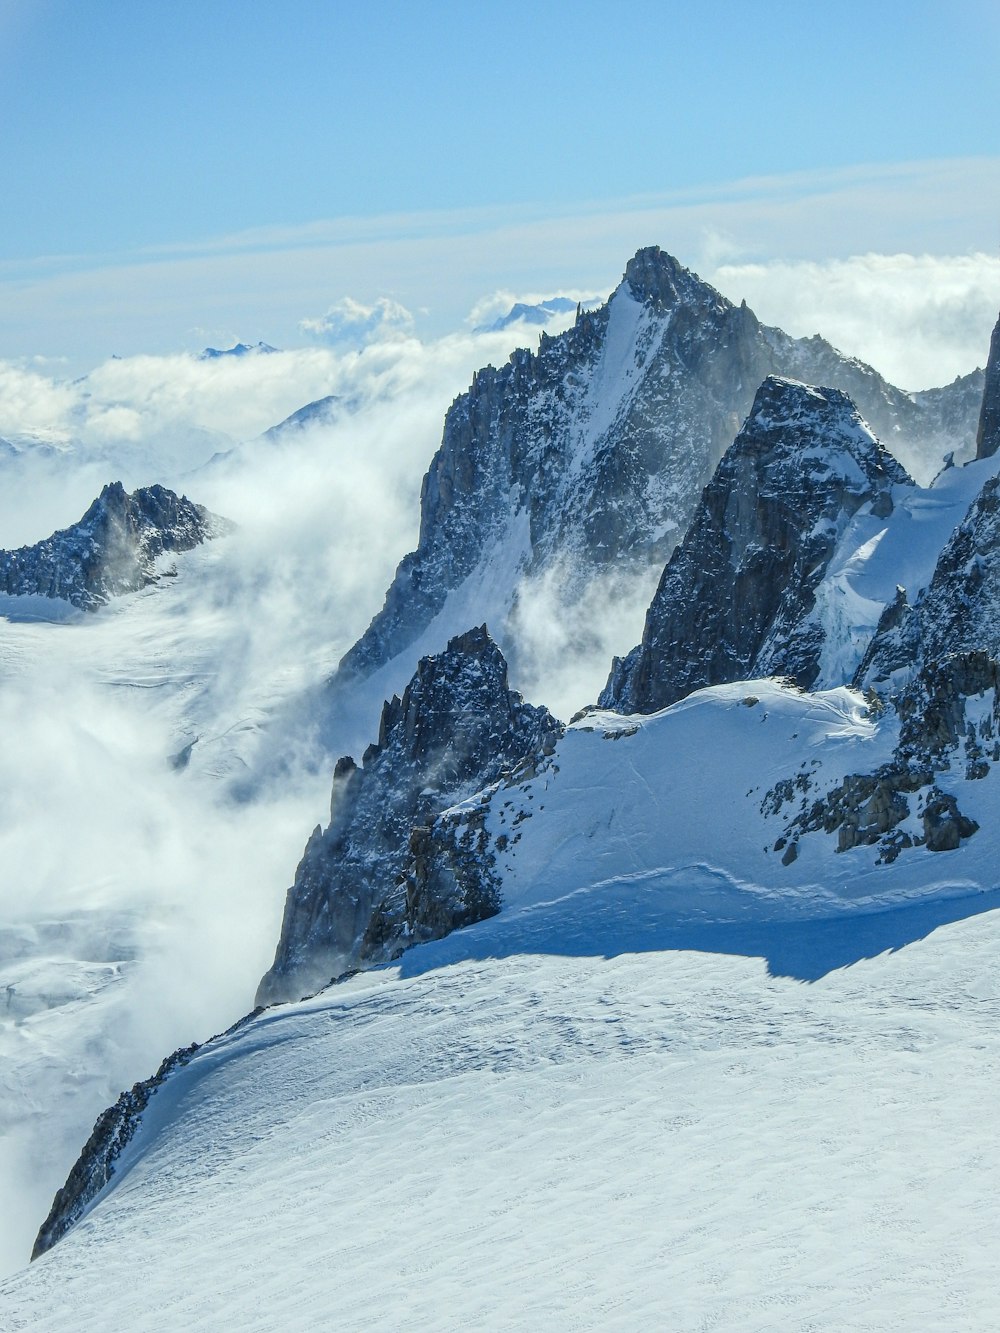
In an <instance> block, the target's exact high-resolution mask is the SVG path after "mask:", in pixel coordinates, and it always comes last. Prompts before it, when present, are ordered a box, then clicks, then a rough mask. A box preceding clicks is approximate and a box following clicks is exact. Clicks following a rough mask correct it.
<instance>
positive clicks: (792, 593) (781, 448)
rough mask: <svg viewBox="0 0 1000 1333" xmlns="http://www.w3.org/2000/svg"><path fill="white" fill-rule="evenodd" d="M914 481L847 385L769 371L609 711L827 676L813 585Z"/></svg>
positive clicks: (651, 708)
mask: <svg viewBox="0 0 1000 1333" xmlns="http://www.w3.org/2000/svg"><path fill="white" fill-rule="evenodd" d="M912 484H913V483H912V481H911V479H910V478H909V477H908V476H907V474H906V472H905V471H904V469H903V468H902V467H901V466H900V465H899V464H898V463H897V462H896V460H895V459H894V458H893V457H892V456H891V455H890V454H888V453H887V452H886V451H885V450H884V449H883V448H882V447H881V445H880V444H879V442H878V441H877V440H876V439H875V437H874V435H873V434H872V432H871V430H870V429H869V428H868V426H867V425H866V424H865V422H864V421H862V419H861V417H860V416H859V414H858V411H857V409H856V408H855V406H854V404H853V403H852V402H851V400H850V399H849V398H848V397H847V395H846V394H843V393H841V392H839V391H838V390H836V389H815V388H810V387H808V386H807V385H804V384H798V383H795V382H792V381H789V380H780V379H776V378H774V377H769V378H768V379H766V380H765V381H764V383H763V384H762V385H761V387H760V389H759V390H758V391H757V396H756V398H755V399H754V403H753V407H752V408H751V411H750V415H749V416H748V418H747V420H746V423H745V424H744V426H743V429H742V430H741V431H740V433H739V435H738V436H737V437H736V440H735V442H734V444H733V446H732V448H731V449H729V451H728V452H727V453H726V456H725V458H724V459H723V461H722V463H721V464H720V465H719V467H718V468H717V470H716V473H715V476H714V477H713V478H712V480H711V482H710V483H709V485H708V486H707V487H706V488H705V492H704V494H703V496H702V499H701V501H700V503H699V505H698V508H697V510H696V511H695V515H694V518H693V520H692V523H691V526H690V527H689V529H688V531H687V535H686V536H685V538H684V540H683V542H682V543H681V545H680V546H678V547H677V549H676V550H675V551H674V554H673V556H672V557H671V559H670V561H669V563H668V564H667V567H666V569H665V570H664V572H663V577H662V579H661V580H660V586H659V588H658V589H657V592H656V596H655V597H654V598H653V602H652V604H651V606H650V608H649V611H648V613H647V616H646V626H645V629H644V631H643V637H642V642H641V644H639V645H638V646H637V647H636V648H634V649H633V650H632V652H631V653H629V655H628V656H627V657H626V658H624V659H623V660H619V661H616V663H615V666H614V669H613V671H612V676H611V680H610V681H609V682H608V686H607V688H606V689H605V691H604V693H603V695H602V696H601V703H602V704H603V705H604V706H605V707H606V708H613V709H616V710H617V711H619V712H622V713H633V712H639V713H651V712H655V711H656V710H657V709H658V708H665V707H666V706H667V705H668V704H672V703H674V702H676V700H678V699H682V698H683V697H684V696H685V695H686V694H690V693H691V691H692V690H696V689H700V688H701V687H703V686H705V685H719V684H723V683H725V682H727V681H731V680H747V679H749V678H751V677H754V676H764V675H780V676H790V677H792V678H793V679H794V680H795V681H796V682H797V683H798V684H799V685H801V686H803V687H805V688H808V687H809V686H811V685H812V684H814V682H815V681H816V679H817V677H818V676H819V673H820V657H821V654H822V651H823V648H824V637H825V634H824V627H823V625H822V623H821V622H820V621H818V620H815V619H811V617H812V613H813V611H814V609H815V606H816V597H815V594H816V589H817V587H818V586H819V584H820V583H821V581H822V579H823V577H824V575H825V574H826V571H827V567H828V565H829V563H830V559H831V557H832V556H833V554H834V552H835V551H836V549H837V545H838V543H839V541H840V540H841V538H842V537H843V534H844V531H845V529H846V528H847V526H848V524H849V523H850V521H851V519H852V518H853V517H854V516H855V515H856V514H858V513H859V512H861V511H864V512H865V513H866V514H870V515H874V516H875V517H876V518H879V519H883V520H884V519H886V518H887V517H888V515H889V514H890V513H891V512H892V509H893V488H894V487H904V486H912Z"/></svg>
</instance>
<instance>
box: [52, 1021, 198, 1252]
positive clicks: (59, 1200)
mask: <svg viewBox="0 0 1000 1333" xmlns="http://www.w3.org/2000/svg"><path fill="white" fill-rule="evenodd" d="M197 1050H198V1046H197V1044H195V1045H193V1046H185V1047H182V1048H181V1049H180V1050H178V1051H174V1053H173V1055H168V1056H167V1058H166V1059H165V1060H164V1061H163V1062H162V1063H161V1065H160V1067H159V1069H158V1070H157V1071H156V1073H155V1074H154V1075H153V1077H152V1078H147V1079H143V1080H142V1082H140V1083H136V1084H134V1085H133V1086H132V1088H131V1090H130V1091H128V1092H123V1093H122V1094H121V1096H120V1097H119V1098H118V1100H117V1101H116V1102H115V1104H114V1106H109V1107H108V1109H107V1110H106V1111H102V1112H101V1114H100V1115H99V1116H98V1118H97V1123H96V1124H95V1125H94V1132H93V1133H92V1134H91V1136H90V1138H89V1139H88V1140H87V1142H86V1143H85V1144H84V1147H83V1151H82V1152H81V1153H80V1156H79V1158H78V1159H77V1161H76V1164H75V1165H74V1167H73V1169H72V1171H71V1172H70V1174H69V1177H68V1179H67V1181H66V1184H65V1185H63V1187H62V1188H61V1189H60V1190H57V1191H56V1197H55V1199H54V1200H53V1201H52V1208H51V1209H50V1211H49V1215H48V1217H47V1218H46V1219H45V1221H44V1222H43V1223H42V1225H41V1228H40V1230H39V1232H38V1236H37V1238H36V1240H35V1245H34V1248H33V1250H32V1251H31V1257H32V1259H37V1258H38V1257H39V1255H42V1254H44V1253H45V1252H46V1250H51V1249H52V1246H53V1245H55V1244H56V1243H57V1242H58V1241H60V1240H62V1238H63V1236H65V1235H66V1233H67V1231H71V1230H72V1229H73V1227H75V1226H76V1224H77V1222H79V1221H80V1219H81V1217H83V1215H84V1213H85V1212H87V1210H88V1209H89V1208H90V1206H91V1204H92V1203H93V1202H94V1200H95V1199H96V1198H97V1196H98V1195H99V1194H100V1193H101V1191H102V1190H103V1189H104V1187H105V1186H106V1185H107V1184H108V1182H109V1181H110V1180H111V1177H112V1176H113V1175H114V1174H115V1168H116V1164H117V1162H118V1159H119V1158H120V1157H121V1155H122V1153H123V1152H124V1151H125V1149H126V1148H127V1147H128V1145H129V1143H130V1142H131V1141H132V1138H133V1137H134V1135H135V1132H136V1130H137V1129H138V1128H139V1124H140V1122H141V1120H142V1113H143V1112H144V1111H145V1109H146V1107H147V1106H148V1105H149V1099H150V1097H152V1096H153V1094H154V1093H155V1092H156V1091H157V1089H158V1088H160V1087H161V1086H162V1085H163V1083H164V1082H165V1080H166V1079H167V1078H168V1077H169V1076H170V1074H171V1073H172V1072H173V1071H174V1070H175V1069H179V1068H180V1067H181V1066H182V1065H186V1064H187V1062H188V1061H189V1060H190V1059H191V1057H192V1055H194V1053H195V1051H197Z"/></svg>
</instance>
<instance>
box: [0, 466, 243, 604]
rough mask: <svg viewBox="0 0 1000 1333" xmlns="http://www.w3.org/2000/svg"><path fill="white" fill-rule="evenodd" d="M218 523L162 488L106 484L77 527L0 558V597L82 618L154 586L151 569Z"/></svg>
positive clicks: (221, 526)
mask: <svg viewBox="0 0 1000 1333" xmlns="http://www.w3.org/2000/svg"><path fill="white" fill-rule="evenodd" d="M227 527H228V524H227V523H226V522H225V520H223V519H220V518H218V517H217V516H216V515H214V514H210V513H209V511H208V510H207V509H205V508H204V507H203V506H202V505H197V504H193V503H192V502H191V501H190V500H188V499H187V497H186V496H177V495H175V494H174V492H173V491H168V490H167V489H166V488H165V487H163V486H145V487H142V488H141V489H140V490H137V491H133V492H132V494H131V495H128V494H126V492H125V488H124V486H122V484H121V482H120V481H116V482H112V483H111V484H110V485H108V486H105V488H104V490H103V491H102V492H101V494H100V495H99V496H98V498H97V499H96V500H95V501H94V503H93V504H92V505H91V506H90V508H89V509H88V510H87V512H86V513H85V514H84V516H83V518H81V519H80V521H79V523H74V524H73V526H72V527H71V528H64V529H62V530H61V531H60V532H56V533H53V535H52V536H51V537H48V538H46V540H45V541H42V542H38V543H36V545H34V546H22V547H20V548H19V549H18V550H16V551H0V591H2V592H5V593H8V594H11V595H18V596H21V595H24V594H28V593H34V594H36V595H40V596H42V597H58V598H61V599H63V600H64V601H67V602H70V603H72V605H73V606H76V607H79V608H81V609H82V610H85V611H96V610H97V608H98V607H101V606H104V605H105V604H106V603H107V602H108V600H109V598H111V597H117V596H120V595H121V594H122V593H126V592H135V591H136V590H137V589H138V588H144V587H146V586H147V585H148V584H150V583H154V582H155V581H156V577H157V575H156V570H155V562H156V559H157V557H158V556H161V555H163V554H164V552H167V551H187V550H190V549H191V548H192V547H194V546H198V545H200V544H201V543H202V542H203V541H206V540H208V539H209V538H211V537H215V536H218V535H220V534H221V533H222V532H223V531H225V530H226V528H227Z"/></svg>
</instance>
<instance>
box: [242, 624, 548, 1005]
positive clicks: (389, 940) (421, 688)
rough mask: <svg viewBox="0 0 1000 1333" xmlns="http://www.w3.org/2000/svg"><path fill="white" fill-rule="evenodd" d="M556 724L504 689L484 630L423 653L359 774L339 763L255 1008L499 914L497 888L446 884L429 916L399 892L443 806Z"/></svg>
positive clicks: (539, 746) (542, 743)
mask: <svg viewBox="0 0 1000 1333" xmlns="http://www.w3.org/2000/svg"><path fill="white" fill-rule="evenodd" d="M560 731H561V727H560V724H559V723H557V722H556V720H555V719H554V718H553V717H552V716H551V714H549V713H548V712H547V711H546V710H545V709H544V708H532V707H531V706H530V705H528V704H525V703H524V702H523V701H522V699H521V696H520V695H518V694H515V693H514V692H513V691H512V690H509V689H508V687H507V664H506V662H505V661H504V659H503V657H502V655H501V653H500V651H499V649H498V648H497V646H496V644H494V643H493V641H492V640H491V639H490V637H489V635H488V634H487V632H486V627H485V626H483V627H481V628H480V629H476V630H470V631H469V632H468V633H466V634H464V635H462V636H460V637H458V638H455V639H453V640H452V641H451V642H450V643H449V644H448V646H447V648H446V649H445V651H444V652H443V653H440V654H438V655H437V656H434V657H428V658H424V659H423V660H422V661H421V662H420V664H419V665H418V667H417V671H416V674H415V676H414V677H413V679H412V680H411V681H410V683H409V685H408V686H407V687H406V689H405V691H404V692H403V697H402V698H401V699H400V698H398V697H397V696H393V698H392V699H391V700H390V701H389V702H388V703H387V704H386V705H385V707H384V709H383V711H382V722H381V726H380V728H379V738H378V743H377V744H374V745H371V746H369V748H368V749H367V750H366V751H365V754H364V757H363V761H362V767H361V768H358V766H357V765H356V764H355V762H354V760H353V759H351V758H349V757H348V758H344V759H341V760H340V761H339V762H338V764H337V767H336V771H335V774H334V780H333V796H332V800H331V809H330V824H329V826H328V827H327V828H326V830H325V831H321V830H320V829H319V828H317V829H316V830H315V832H314V833H313V835H312V837H311V838H310V840H309V843H308V845H307V847H306V850H305V854H304V856H303V858H302V861H301V863H300V865H299V868H298V870H297V872H296V875H295V883H294V884H293V885H292V887H291V888H290V889H289V891H288V898H287V901H286V904H285V915H284V920H283V922H282V927H281V938H280V941H279V943H278V948H277V952H276V955H275V960H274V965H273V967H272V968H271V970H270V971H269V972H268V973H267V974H266V976H265V977H264V978H263V980H262V981H261V984H260V987H259V989H258V992H257V1003H258V1004H271V1003H274V1002H275V1001H277V1000H288V999H299V998H300V997H301V996H303V995H307V994H310V993H312V992H314V991H316V990H318V989H319V988H320V987H321V986H324V985H326V984H327V983H328V982H329V981H330V980H331V979H332V978H334V977H336V976H339V975H340V974H342V973H343V972H345V971H346V970H347V969H349V968H352V967H358V966H360V965H368V966H370V965H371V964H372V963H374V962H379V961H381V960H383V959H384V958H386V957H388V956H389V955H390V954H391V953H393V952H394V951H395V950H397V949H399V948H401V947H403V944H404V943H412V941H413V939H414V938H430V937H433V936H434V935H442V934H447V932H448V931H449V930H453V929H455V928H456V927H458V926H462V925H466V924H468V923H469V922H472V921H479V920H482V919H483V918H485V917H488V916H491V915H492V914H493V913H494V912H496V911H498V910H499V905H500V900H499V894H498V892H497V888H496V886H492V887H491V886H490V885H488V884H487V883H486V882H485V880H484V879H483V877H482V876H479V877H478V878H477V880H476V887H477V892H476V893H475V894H472V893H464V892H462V890H461V887H460V886H458V885H457V884H455V883H454V882H453V883H452V884H451V885H449V893H448V895H447V898H445V897H444V896H442V895H439V896H438V897H437V898H436V900H435V903H434V907H433V909H432V908H431V906H430V904H429V903H428V902H427V897H426V895H424V896H423V897H422V898H421V899H420V900H419V901H417V900H415V899H413V898H412V897H410V896H409V895H408V893H407V887H406V880H407V874H408V871H409V870H410V867H411V864H412V863H413V862H414V860H415V858H416V859H419V857H418V856H417V852H416V849H417V844H418V840H419V836H420V832H421V830H423V829H425V828H426V827H427V826H428V825H429V824H430V823H431V822H432V821H433V819H434V818H435V816H436V815H437V814H438V812H439V811H441V810H443V809H444V808H445V807H447V806H449V805H451V804H453V803H454V802H455V801H456V800H460V799H462V798H463V797H464V796H468V795H471V794H472V793H473V792H475V791H478V790H480V789H481V788H482V787H484V786H486V785H488V784H489V783H491V782H494V781H495V780H496V779H497V778H499V776H500V775H501V774H502V773H503V772H505V771H510V770H511V769H513V768H514V767H516V766H517V765H518V764H520V763H522V762H523V761H525V760H528V759H529V758H530V757H531V756H534V755H535V754H538V753H541V752H544V751H551V749H552V747H553V745H554V743H555V740H556V737H557V736H558V735H559V733H560Z"/></svg>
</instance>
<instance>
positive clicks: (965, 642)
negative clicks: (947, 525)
mask: <svg viewBox="0 0 1000 1333" xmlns="http://www.w3.org/2000/svg"><path fill="white" fill-rule="evenodd" d="M973 649H978V650H980V651H983V652H986V653H989V654H990V655H991V656H994V657H1000V478H998V477H991V478H989V480H988V481H987V482H986V483H985V485H984V486H983V489H982V490H981V491H980V493H979V495H978V496H977V497H976V499H975V500H974V501H973V503H972V505H971V506H970V508H969V512H968V514H967V515H966V517H965V518H964V520H963V521H962V522H961V523H960V524H959V525H958V527H957V528H956V529H955V531H954V532H953V533H952V535H951V537H950V538H949V539H948V541H947V542H946V543H945V546H944V548H943V550H942V551H941V554H940V555H939V556H938V559H937V563H936V565H935V567H934V575H933V577H932V579H931V582H930V584H929V585H928V587H927V588H926V589H925V591H924V592H923V593H922V594H921V596H920V597H918V598H917V600H916V603H915V604H914V605H912V606H911V605H910V604H909V603H908V601H907V599H906V594H905V592H904V591H903V590H902V589H900V590H899V592H898V594H897V597H896V600H895V601H894V602H892V603H891V604H890V605H889V606H888V607H887V608H886V610H885V612H884V613H883V615H882V618H881V620H880V621H879V625H878V629H877V630H876V633H875V637H874V638H873V639H872V642H871V644H870V645H869V648H868V651H867V653H866V654H865V657H864V659H863V661H862V663H861V666H860V667H859V668H858V672H857V674H856V676H855V684H857V685H863V686H870V687H874V688H876V689H885V688H889V689H895V688H902V686H903V685H904V684H905V683H906V681H908V680H909V679H911V678H912V677H913V675H914V674H915V672H916V671H917V670H918V669H919V667H920V665H921V664H922V663H924V662H928V663H932V662H935V661H938V660H939V659H941V658H943V657H945V656H947V655H949V654H953V653H964V652H968V651H970V650H973Z"/></svg>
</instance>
